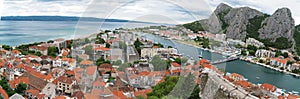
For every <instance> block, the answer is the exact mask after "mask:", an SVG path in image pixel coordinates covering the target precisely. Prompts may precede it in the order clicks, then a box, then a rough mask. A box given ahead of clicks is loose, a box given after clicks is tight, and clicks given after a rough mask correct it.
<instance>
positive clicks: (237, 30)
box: [224, 7, 263, 40]
mask: <svg viewBox="0 0 300 99" xmlns="http://www.w3.org/2000/svg"><path fill="white" fill-rule="evenodd" d="M262 15H263V13H261V12H259V11H257V10H255V9H251V8H249V7H241V8H234V9H232V10H231V11H230V12H229V13H228V14H227V15H226V16H225V17H224V20H225V22H226V23H227V24H228V27H227V28H226V36H227V37H228V38H232V39H238V40H245V39H246V35H247V32H246V29H247V25H248V24H249V19H252V18H254V17H256V16H262Z"/></svg>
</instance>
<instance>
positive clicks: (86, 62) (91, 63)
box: [80, 60, 93, 65]
mask: <svg viewBox="0 0 300 99" xmlns="http://www.w3.org/2000/svg"><path fill="white" fill-rule="evenodd" d="M80 65H93V62H92V61H89V60H83V61H81V62H80Z"/></svg>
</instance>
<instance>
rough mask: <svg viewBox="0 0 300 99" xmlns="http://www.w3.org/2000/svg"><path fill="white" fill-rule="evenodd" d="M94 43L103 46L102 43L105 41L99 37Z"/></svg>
mask: <svg viewBox="0 0 300 99" xmlns="http://www.w3.org/2000/svg"><path fill="white" fill-rule="evenodd" d="M95 43H96V44H104V43H105V40H104V39H103V38H101V37H99V38H97V39H96V42H95Z"/></svg>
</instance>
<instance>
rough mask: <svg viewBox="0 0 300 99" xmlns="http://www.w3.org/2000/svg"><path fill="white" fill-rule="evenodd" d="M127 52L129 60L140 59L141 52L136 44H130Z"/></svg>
mask: <svg viewBox="0 0 300 99" xmlns="http://www.w3.org/2000/svg"><path fill="white" fill-rule="evenodd" d="M126 52H127V60H128V62H134V61H136V60H139V59H140V56H139V53H138V51H137V50H136V49H135V47H134V46H128V47H127V51H126Z"/></svg>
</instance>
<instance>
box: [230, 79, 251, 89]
mask: <svg viewBox="0 0 300 99" xmlns="http://www.w3.org/2000/svg"><path fill="white" fill-rule="evenodd" d="M234 84H235V85H238V86H241V87H243V88H250V87H252V86H253V84H252V83H250V82H248V81H244V80H240V81H236V82H234Z"/></svg>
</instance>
